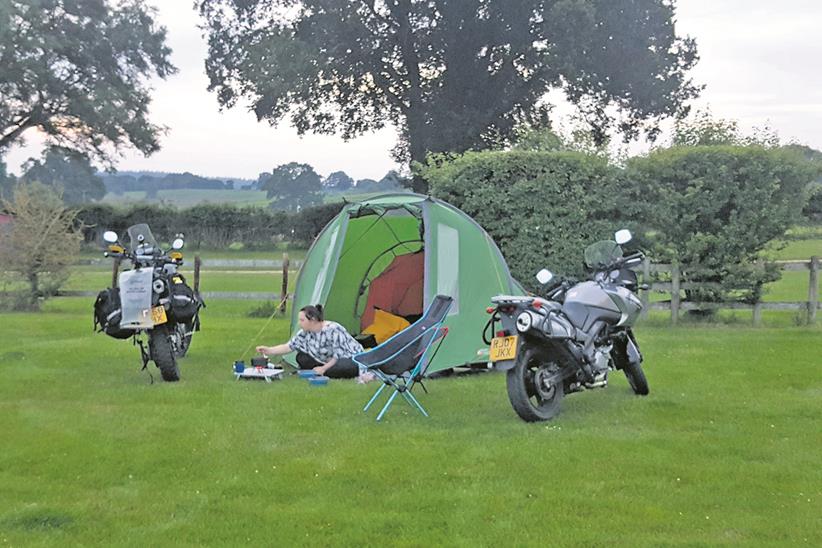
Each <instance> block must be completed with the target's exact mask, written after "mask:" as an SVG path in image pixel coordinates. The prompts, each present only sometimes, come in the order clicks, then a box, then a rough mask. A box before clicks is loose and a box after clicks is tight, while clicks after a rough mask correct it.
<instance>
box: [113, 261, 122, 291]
mask: <svg viewBox="0 0 822 548" xmlns="http://www.w3.org/2000/svg"><path fill="white" fill-rule="evenodd" d="M120 261H121V259H120V257H116V258H115V259H114V263H113V264H112V265H111V287H117V277H118V276H117V275H118V274H119V273H120Z"/></svg>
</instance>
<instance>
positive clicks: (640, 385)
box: [622, 362, 651, 396]
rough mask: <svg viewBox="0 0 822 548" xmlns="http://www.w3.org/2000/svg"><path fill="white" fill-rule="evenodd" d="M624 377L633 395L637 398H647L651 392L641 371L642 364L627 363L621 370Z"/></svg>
mask: <svg viewBox="0 0 822 548" xmlns="http://www.w3.org/2000/svg"><path fill="white" fill-rule="evenodd" d="M622 372H623V373H625V377H626V378H627V379H628V384H630V385H631V390H633V391H634V394H637V395H639V396H647V395H648V393H649V392H650V391H651V390H650V388H648V380H647V379H646V378H645V371H643V370H642V364H639V363H631V362H628V363H627V364H625V366H624V367H623V368H622Z"/></svg>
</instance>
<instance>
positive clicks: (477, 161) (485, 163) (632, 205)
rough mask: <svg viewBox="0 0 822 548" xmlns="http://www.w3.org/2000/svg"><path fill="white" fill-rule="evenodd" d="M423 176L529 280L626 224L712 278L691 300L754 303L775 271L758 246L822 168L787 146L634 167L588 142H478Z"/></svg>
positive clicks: (438, 160)
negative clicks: (492, 148)
mask: <svg viewBox="0 0 822 548" xmlns="http://www.w3.org/2000/svg"><path fill="white" fill-rule="evenodd" d="M422 175H423V176H424V177H425V178H426V179H427V180H428V181H429V183H430V184H431V188H432V191H433V193H434V194H435V195H436V196H437V197H439V198H442V199H444V200H446V201H448V202H450V203H452V204H454V205H456V206H457V207H459V208H460V209H462V210H463V211H465V212H466V213H468V214H469V215H471V216H472V217H474V218H475V219H476V220H477V221H478V222H479V223H480V224H481V225H482V226H483V227H484V228H485V229H486V230H487V231H488V232H489V233H490V234H491V236H492V237H493V238H494V239H495V240H496V241H497V243H498V244H499V246H500V249H501V251H502V253H503V255H504V256H505V258H506V260H507V261H508V265H509V267H510V268H511V271H512V273H513V274H514V276H515V277H516V278H518V279H519V280H520V281H521V282H523V283H524V284H525V286H526V287H530V288H532V289H535V288H536V282H534V281H533V276H534V273H535V272H537V271H538V270H539V269H540V268H542V267H548V268H549V269H551V270H553V271H554V272H556V273H559V274H564V275H580V274H582V273H583V267H582V251H583V249H584V248H585V246H586V245H588V244H590V243H592V242H594V241H596V240H599V239H605V238H610V237H612V234H613V232H614V231H615V230H617V229H619V228H622V227H627V228H629V229H631V230H632V232H634V233H635V234H636V235H637V236H638V237H637V243H639V244H641V245H642V246H643V247H644V248H647V250H648V251H649V252H650V253H649V254H650V256H651V257H652V259H653V260H654V261H655V262H666V261H673V260H676V261H679V262H680V263H681V264H685V265H692V266H691V267H690V268H688V269H687V270H686V271H685V272H684V273H683V277H684V281H694V282H712V283H713V284H715V285H712V286H711V287H712V289H711V290H709V291H701V292H698V293H690V294H689V297H690V298H692V299H694V300H719V299H726V298H732V299H744V300H747V301H756V300H757V299H759V298H760V296H761V293H762V286H763V284H765V283H767V282H768V281H771V280H774V279H776V278H778V271H777V270H776V269H775V267H774V266H773V265H770V266H768V265H762V264H760V262H759V261H758V257H759V254H760V252H761V251H762V249H763V248H764V247H765V245H766V244H767V242H769V241H771V240H773V239H774V238H778V237H780V236H782V235H783V234H784V233H785V230H786V229H787V228H789V227H790V226H791V225H792V224H794V223H795V222H796V221H797V219H798V218H799V216H800V212H801V210H802V207H803V205H804V201H805V199H806V198H805V192H804V190H805V188H806V187H807V184H808V182H809V181H810V180H812V178H813V176H814V171H813V168H812V167H811V166H810V165H809V164H808V162H807V161H805V160H803V159H802V158H801V157H800V156H799V155H798V154H796V153H795V152H793V151H790V150H785V149H780V148H765V147H762V146H720V145H714V146H695V147H674V148H670V149H664V150H660V151H657V152H654V153H652V154H650V155H648V156H647V157H642V158H636V159H633V160H632V161H630V162H629V163H628V165H627V166H626V167H625V168H620V167H617V166H614V165H612V164H609V163H608V162H607V160H605V159H603V158H602V157H599V156H595V155H590V154H584V153H579V152H557V151H547V152H546V151H533V152H527V151H517V150H515V151H510V152H469V153H466V154H463V155H461V156H456V157H445V156H434V157H431V158H430V159H429V161H428V163H427V165H426V166H423V168H422Z"/></svg>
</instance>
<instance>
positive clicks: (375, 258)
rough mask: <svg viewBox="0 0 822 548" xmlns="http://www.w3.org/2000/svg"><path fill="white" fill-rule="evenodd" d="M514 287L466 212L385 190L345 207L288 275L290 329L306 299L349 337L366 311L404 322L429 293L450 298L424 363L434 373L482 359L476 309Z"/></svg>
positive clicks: (482, 318) (481, 315) (483, 316)
mask: <svg viewBox="0 0 822 548" xmlns="http://www.w3.org/2000/svg"><path fill="white" fill-rule="evenodd" d="M521 291H522V289H521V288H520V286H519V284H518V283H517V282H516V281H515V280H514V279H513V278H512V277H511V274H510V272H509V271H508V266H507V265H506V264H505V260H504V259H503V257H502V254H501V253H500V251H499V249H498V248H497V246H496V244H495V243H494V241H493V240H492V239H491V237H490V236H488V234H486V232H485V231H484V230H483V229H482V227H480V226H479V225H478V224H477V223H476V221H474V220H473V219H472V218H471V217H469V216H468V215H466V214H465V213H463V212H462V211H460V210H459V209H457V208H455V207H454V206H452V205H450V204H447V203H445V202H443V201H441V200H437V199H435V198H432V197H428V196H422V195H419V194H411V193H405V194H399V193H398V194H386V195H382V196H377V197H374V198H371V199H368V200H365V201H362V202H359V203H353V204H348V205H346V206H345V207H344V208H343V210H342V211H341V212H340V213H339V215H337V216H336V217H335V218H334V219H332V220H331V222H329V223H328V225H326V227H325V228H324V229H323V230H322V232H321V233H320V235H319V236H317V239H316V240H315V241H314V243H313V244H312V246H311V249H309V250H308V254H307V255H306V258H305V262H304V263H303V265H302V268H301V269H300V272H299V274H298V276H297V285H296V288H295V291H294V301H293V302H294V306H293V309H292V315H291V331H292V333H294V332H296V330H297V329H299V327H298V325H297V314H298V311H299V309H300V308H301V307H303V306H305V305H309V304H317V303H320V304H322V305H323V307H324V308H325V317H326V318H327V319H329V320H333V321H336V322H338V323H340V324H342V325H343V326H345V328H346V329H347V330H348V331H349V332H350V333H352V334H353V335H355V336H356V335H357V334H359V333H361V331H362V329H363V328H364V327H366V326H367V325H368V323H369V322H370V321H371V318H373V314H374V309H375V308H379V309H382V310H385V311H387V312H390V313H392V314H396V315H401V316H404V317H405V318H407V319H408V320H409V321H412V322H413V320H414V319H415V317H416V316H418V315H420V314H422V312H423V310H424V309H425V307H427V306H428V304H429V303H430V302H431V300H432V299H433V298H434V297H435V296H436V295H438V294H444V295H450V296H452V297H453V298H454V306H453V307H452V308H451V311H450V312H449V315H448V318H447V320H446V322H445V325H446V326H448V328H449V333H448V336H447V337H446V338H445V341H444V342H443V344H442V347H441V348H440V350H439V352H438V353H437V355H436V357H435V359H434V361H433V363H432V364H431V365H430V367H429V371H430V372H432V371H438V370H441V369H447V368H450V367H455V366H461V365H465V364H469V363H479V362H485V361H487V350H488V349H487V346H486V345H485V344H484V343H483V342H482V329H483V327H484V325H485V323H486V322H487V320H488V315H487V313H486V312H485V309H486V307H487V306H489V305H490V299H491V297H492V296H494V295H498V294H510V293H516V292H521ZM289 361H290V362H292V363H293V356H292V357H289Z"/></svg>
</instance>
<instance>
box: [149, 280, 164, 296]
mask: <svg viewBox="0 0 822 548" xmlns="http://www.w3.org/2000/svg"><path fill="white" fill-rule="evenodd" d="M152 288H153V289H154V292H155V293H156V294H158V295H159V294H160V293H162V292H163V291H165V289H166V284H164V283H163V280H154V283H153V284H152Z"/></svg>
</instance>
